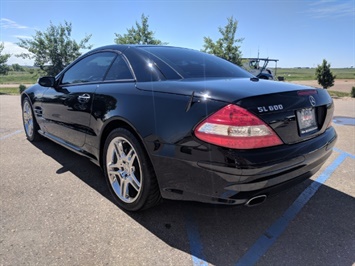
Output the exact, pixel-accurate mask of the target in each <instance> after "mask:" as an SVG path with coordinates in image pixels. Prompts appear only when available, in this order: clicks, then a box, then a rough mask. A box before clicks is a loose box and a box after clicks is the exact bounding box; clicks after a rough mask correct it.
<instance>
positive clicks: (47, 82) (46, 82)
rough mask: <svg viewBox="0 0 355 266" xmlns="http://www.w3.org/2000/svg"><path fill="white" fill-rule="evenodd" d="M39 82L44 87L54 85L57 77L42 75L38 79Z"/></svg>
mask: <svg viewBox="0 0 355 266" xmlns="http://www.w3.org/2000/svg"><path fill="white" fill-rule="evenodd" d="M38 84H39V85H41V86H43V87H54V86H55V78H54V77H41V78H39V79H38Z"/></svg>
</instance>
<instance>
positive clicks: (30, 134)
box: [22, 98, 40, 141]
mask: <svg viewBox="0 0 355 266" xmlns="http://www.w3.org/2000/svg"><path fill="white" fill-rule="evenodd" d="M22 121H23V127H24V129H25V133H26V137H27V139H28V140H29V141H36V140H39V139H40V135H39V133H38V129H39V126H38V124H37V121H36V119H35V117H34V114H33V110H32V106H31V104H30V101H29V99H28V98H25V99H24V100H23V104H22Z"/></svg>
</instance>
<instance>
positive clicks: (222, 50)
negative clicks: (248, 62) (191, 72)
mask: <svg viewBox="0 0 355 266" xmlns="http://www.w3.org/2000/svg"><path fill="white" fill-rule="evenodd" d="M227 19H228V24H227V25H226V26H225V27H224V28H222V27H219V28H218V31H219V32H220V33H221V34H222V37H221V38H219V39H218V40H217V41H216V42H214V41H213V40H212V39H211V38H210V37H204V38H203V39H204V42H205V44H204V45H203V46H204V49H202V51H204V52H207V53H209V54H214V55H216V56H219V57H222V58H224V59H226V60H228V61H230V62H232V63H234V64H237V65H239V66H241V65H242V60H241V56H242V53H241V51H240V46H238V45H237V44H238V43H241V42H243V40H244V38H239V39H236V38H235V34H236V31H237V27H238V21H237V20H235V19H233V16H232V17H230V18H227Z"/></svg>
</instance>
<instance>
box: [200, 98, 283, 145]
mask: <svg viewBox="0 0 355 266" xmlns="http://www.w3.org/2000/svg"><path fill="white" fill-rule="evenodd" d="M194 132H195V135H196V137H197V138H199V139H200V140H203V141H205V142H208V143H212V144H215V145H218V146H222V147H227V148H233V149H257V148H264V147H270V146H276V145H281V144H282V141H281V139H280V138H279V137H278V136H277V135H276V133H275V132H274V131H273V130H272V129H271V128H270V127H269V126H268V125H267V124H266V123H264V122H263V121H262V120H261V119H259V118H258V117H256V116H255V115H254V114H252V113H250V112H249V111H247V110H246V109H244V108H241V107H239V106H237V105H233V104H230V105H227V106H225V107H224V108H222V109H221V110H219V111H217V112H216V113H214V114H213V115H211V116H210V117H208V118H206V119H205V120H204V121H202V123H200V124H199V125H198V126H197V127H196V129H195V131H194Z"/></svg>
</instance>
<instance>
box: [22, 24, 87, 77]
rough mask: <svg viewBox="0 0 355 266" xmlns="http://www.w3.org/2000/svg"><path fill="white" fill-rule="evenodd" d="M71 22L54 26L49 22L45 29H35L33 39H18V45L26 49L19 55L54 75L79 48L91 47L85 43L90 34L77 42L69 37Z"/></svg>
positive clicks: (75, 56)
mask: <svg viewBox="0 0 355 266" xmlns="http://www.w3.org/2000/svg"><path fill="white" fill-rule="evenodd" d="M71 32H72V24H71V23H68V22H66V21H65V22H64V25H62V24H59V25H58V26H55V25H53V24H52V22H51V23H50V26H49V27H48V28H47V30H46V31H43V32H42V31H36V34H35V36H32V37H33V39H19V40H20V42H19V43H18V45H19V46H20V47H22V48H25V49H27V50H28V53H23V54H21V55H19V56H20V57H22V58H30V59H34V60H35V62H34V65H35V66H38V67H39V68H40V69H41V70H43V71H45V73H46V74H47V75H48V76H55V75H56V74H58V73H59V72H60V71H61V70H62V69H63V68H64V67H65V66H67V65H68V64H69V63H70V62H72V61H73V60H74V59H76V58H77V57H78V56H80V55H81V52H80V49H91V47H92V45H87V43H88V41H89V40H90V38H91V35H87V36H85V38H84V39H82V40H81V41H80V42H79V43H77V42H76V41H75V40H73V39H72V38H71Z"/></svg>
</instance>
